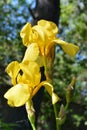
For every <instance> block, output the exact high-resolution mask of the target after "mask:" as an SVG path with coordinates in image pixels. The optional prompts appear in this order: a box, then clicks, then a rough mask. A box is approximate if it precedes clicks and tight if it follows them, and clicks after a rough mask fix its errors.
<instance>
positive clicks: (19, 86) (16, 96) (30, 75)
mask: <svg viewBox="0 0 87 130" xmlns="http://www.w3.org/2000/svg"><path fill="white" fill-rule="evenodd" d="M35 51H36V52H38V54H39V50H38V48H37V44H36V43H32V44H31V45H30V46H29V47H28V48H27V50H26V52H25V56H24V58H23V61H22V62H21V63H19V62H17V61H13V62H11V63H10V64H9V65H8V66H7V68H6V72H7V73H8V75H9V76H10V77H11V79H12V84H13V87H11V88H10V89H9V90H8V91H7V92H6V93H5V95H4V97H5V98H6V99H7V100H8V104H9V105H10V106H15V107H19V106H22V105H24V104H25V103H26V102H27V101H28V100H31V99H32V97H33V96H34V95H35V94H36V93H37V92H38V90H39V89H40V88H41V87H42V86H44V87H45V88H46V90H47V91H48V93H49V94H50V95H51V96H52V103H53V104H54V103H56V102H57V101H58V100H59V98H58V96H57V95H56V94H55V93H54V90H53V86H52V85H51V84H50V83H48V82H47V81H43V82H40V81H41V73H40V67H39V65H38V64H37V63H36V62H35V60H36V59H37V57H38V54H36V52H35Z"/></svg>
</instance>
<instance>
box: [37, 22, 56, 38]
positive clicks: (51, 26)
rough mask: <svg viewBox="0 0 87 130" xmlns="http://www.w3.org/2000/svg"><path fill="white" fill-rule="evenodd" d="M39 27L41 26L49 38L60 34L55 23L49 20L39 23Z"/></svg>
mask: <svg viewBox="0 0 87 130" xmlns="http://www.w3.org/2000/svg"><path fill="white" fill-rule="evenodd" d="M38 25H39V26H41V27H42V28H43V29H44V30H45V32H46V34H48V36H52V35H55V34H57V33H58V27H57V26H56V24H55V23H53V22H51V21H47V20H40V21H38Z"/></svg>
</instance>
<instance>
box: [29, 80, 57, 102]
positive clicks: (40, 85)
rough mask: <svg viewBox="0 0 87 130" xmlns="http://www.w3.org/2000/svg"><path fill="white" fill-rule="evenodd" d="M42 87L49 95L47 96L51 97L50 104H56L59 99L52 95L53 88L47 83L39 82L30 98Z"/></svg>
mask: <svg viewBox="0 0 87 130" xmlns="http://www.w3.org/2000/svg"><path fill="white" fill-rule="evenodd" d="M42 86H44V87H45V89H46V90H47V92H48V93H49V95H50V96H51V97H52V104H55V103H56V102H58V100H59V97H58V96H57V95H56V94H55V93H54V90H53V86H52V85H51V84H50V83H49V82H47V81H43V82H41V83H40V84H39V85H38V86H37V87H36V88H35V89H34V91H33V94H32V96H34V95H35V94H36V93H37V92H38V90H39V89H40V88H41V87H42Z"/></svg>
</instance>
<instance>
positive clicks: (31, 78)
mask: <svg viewBox="0 0 87 130" xmlns="http://www.w3.org/2000/svg"><path fill="white" fill-rule="evenodd" d="M20 68H21V70H22V71H23V76H22V78H23V79H22V80H23V82H26V83H28V84H29V85H30V84H31V83H32V87H35V86H36V85H38V84H39V83H40V80H41V74H40V67H39V65H38V64H37V63H36V62H33V61H32V62H29V61H26V62H22V63H21V64H20ZM24 80H25V81H24Z"/></svg>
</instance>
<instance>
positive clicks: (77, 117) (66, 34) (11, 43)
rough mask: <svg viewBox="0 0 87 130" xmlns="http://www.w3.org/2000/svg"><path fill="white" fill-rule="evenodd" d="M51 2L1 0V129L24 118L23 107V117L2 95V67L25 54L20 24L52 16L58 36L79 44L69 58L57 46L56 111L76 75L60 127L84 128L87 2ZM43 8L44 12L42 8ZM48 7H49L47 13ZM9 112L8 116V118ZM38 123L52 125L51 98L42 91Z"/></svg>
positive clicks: (47, 128)
mask: <svg viewBox="0 0 87 130" xmlns="http://www.w3.org/2000/svg"><path fill="white" fill-rule="evenodd" d="M44 2H45V3H44ZM42 5H44V7H43V6H42ZM52 5H53V0H50V1H49V0H48V1H47V2H46V0H43V1H41V0H0V129H1V130H10V129H11V130H12V129H13V128H12V126H13V125H14V124H10V123H16V124H17V123H18V120H20V122H22V121H23V120H25V119H26V114H25V110H24V108H21V113H22V115H23V116H22V118H21V117H20V116H19V115H18V116H19V117H17V114H16V112H17V113H20V109H18V110H17V111H16V109H14V108H9V107H8V106H7V105H6V101H5V99H4V98H3V94H4V93H5V92H6V91H7V90H8V88H9V87H10V86H11V83H10V80H9V77H8V75H7V74H6V73H5V68H6V66H7V65H8V63H10V62H11V61H13V60H18V61H19V62H20V61H21V59H22V57H23V55H24V51H25V47H24V46H23V45H22V40H21V38H20V30H21V28H22V27H23V25H24V24H26V22H31V24H33V25H34V24H35V23H36V22H37V21H38V20H39V19H41V18H43V19H47V20H49V19H50V20H52V21H54V19H55V21H54V22H55V23H56V24H57V25H58V28H59V32H58V36H59V37H60V38H62V39H63V40H65V41H67V42H70V43H74V44H76V45H78V46H79V47H80V51H79V52H78V54H77V55H76V57H74V58H71V57H70V56H68V55H66V54H65V53H64V52H63V51H62V50H61V47H59V46H56V50H55V60H54V68H53V85H54V88H55V92H56V93H57V94H58V95H59V96H60V97H61V101H60V102H59V104H58V110H59V107H60V106H61V104H65V93H66V88H67V86H68V85H69V83H70V82H71V80H72V77H73V76H74V77H76V85H75V91H74V96H73V97H72V102H71V104H70V106H69V108H68V111H67V119H66V122H65V124H64V125H63V126H62V130H72V129H75V130H82V129H83V130H86V129H87V1H86V0H76V1H73V0H60V1H58V8H57V7H56V4H54V6H52ZM43 8H44V10H45V11H42V9H43ZM49 9H50V10H51V11H50V12H49ZM55 9H57V11H55V12H54V15H53V16H52V12H53V11H54V10H55ZM46 11H47V12H49V13H50V14H49V13H47V12H46ZM54 17H55V18H54ZM12 109H13V110H12ZM9 111H10V114H9V115H10V116H9V117H8V113H9ZM13 112H14V114H13ZM21 113H20V114H21ZM15 116H16V117H15ZM14 117H15V118H14ZM17 118H18V120H17ZM8 122H9V124H8ZM37 122H38V123H37V127H38V130H54V128H55V126H54V124H55V123H54V113H53V107H52V105H51V99H50V96H49V95H48V94H47V93H46V92H45V91H44V96H43V99H42V102H41V106H40V111H39V115H38V120H37ZM25 124H26V122H25ZM22 128H23V127H22ZM22 128H20V127H19V130H22ZM27 129H28V128H27V127H26V128H23V130H27Z"/></svg>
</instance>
